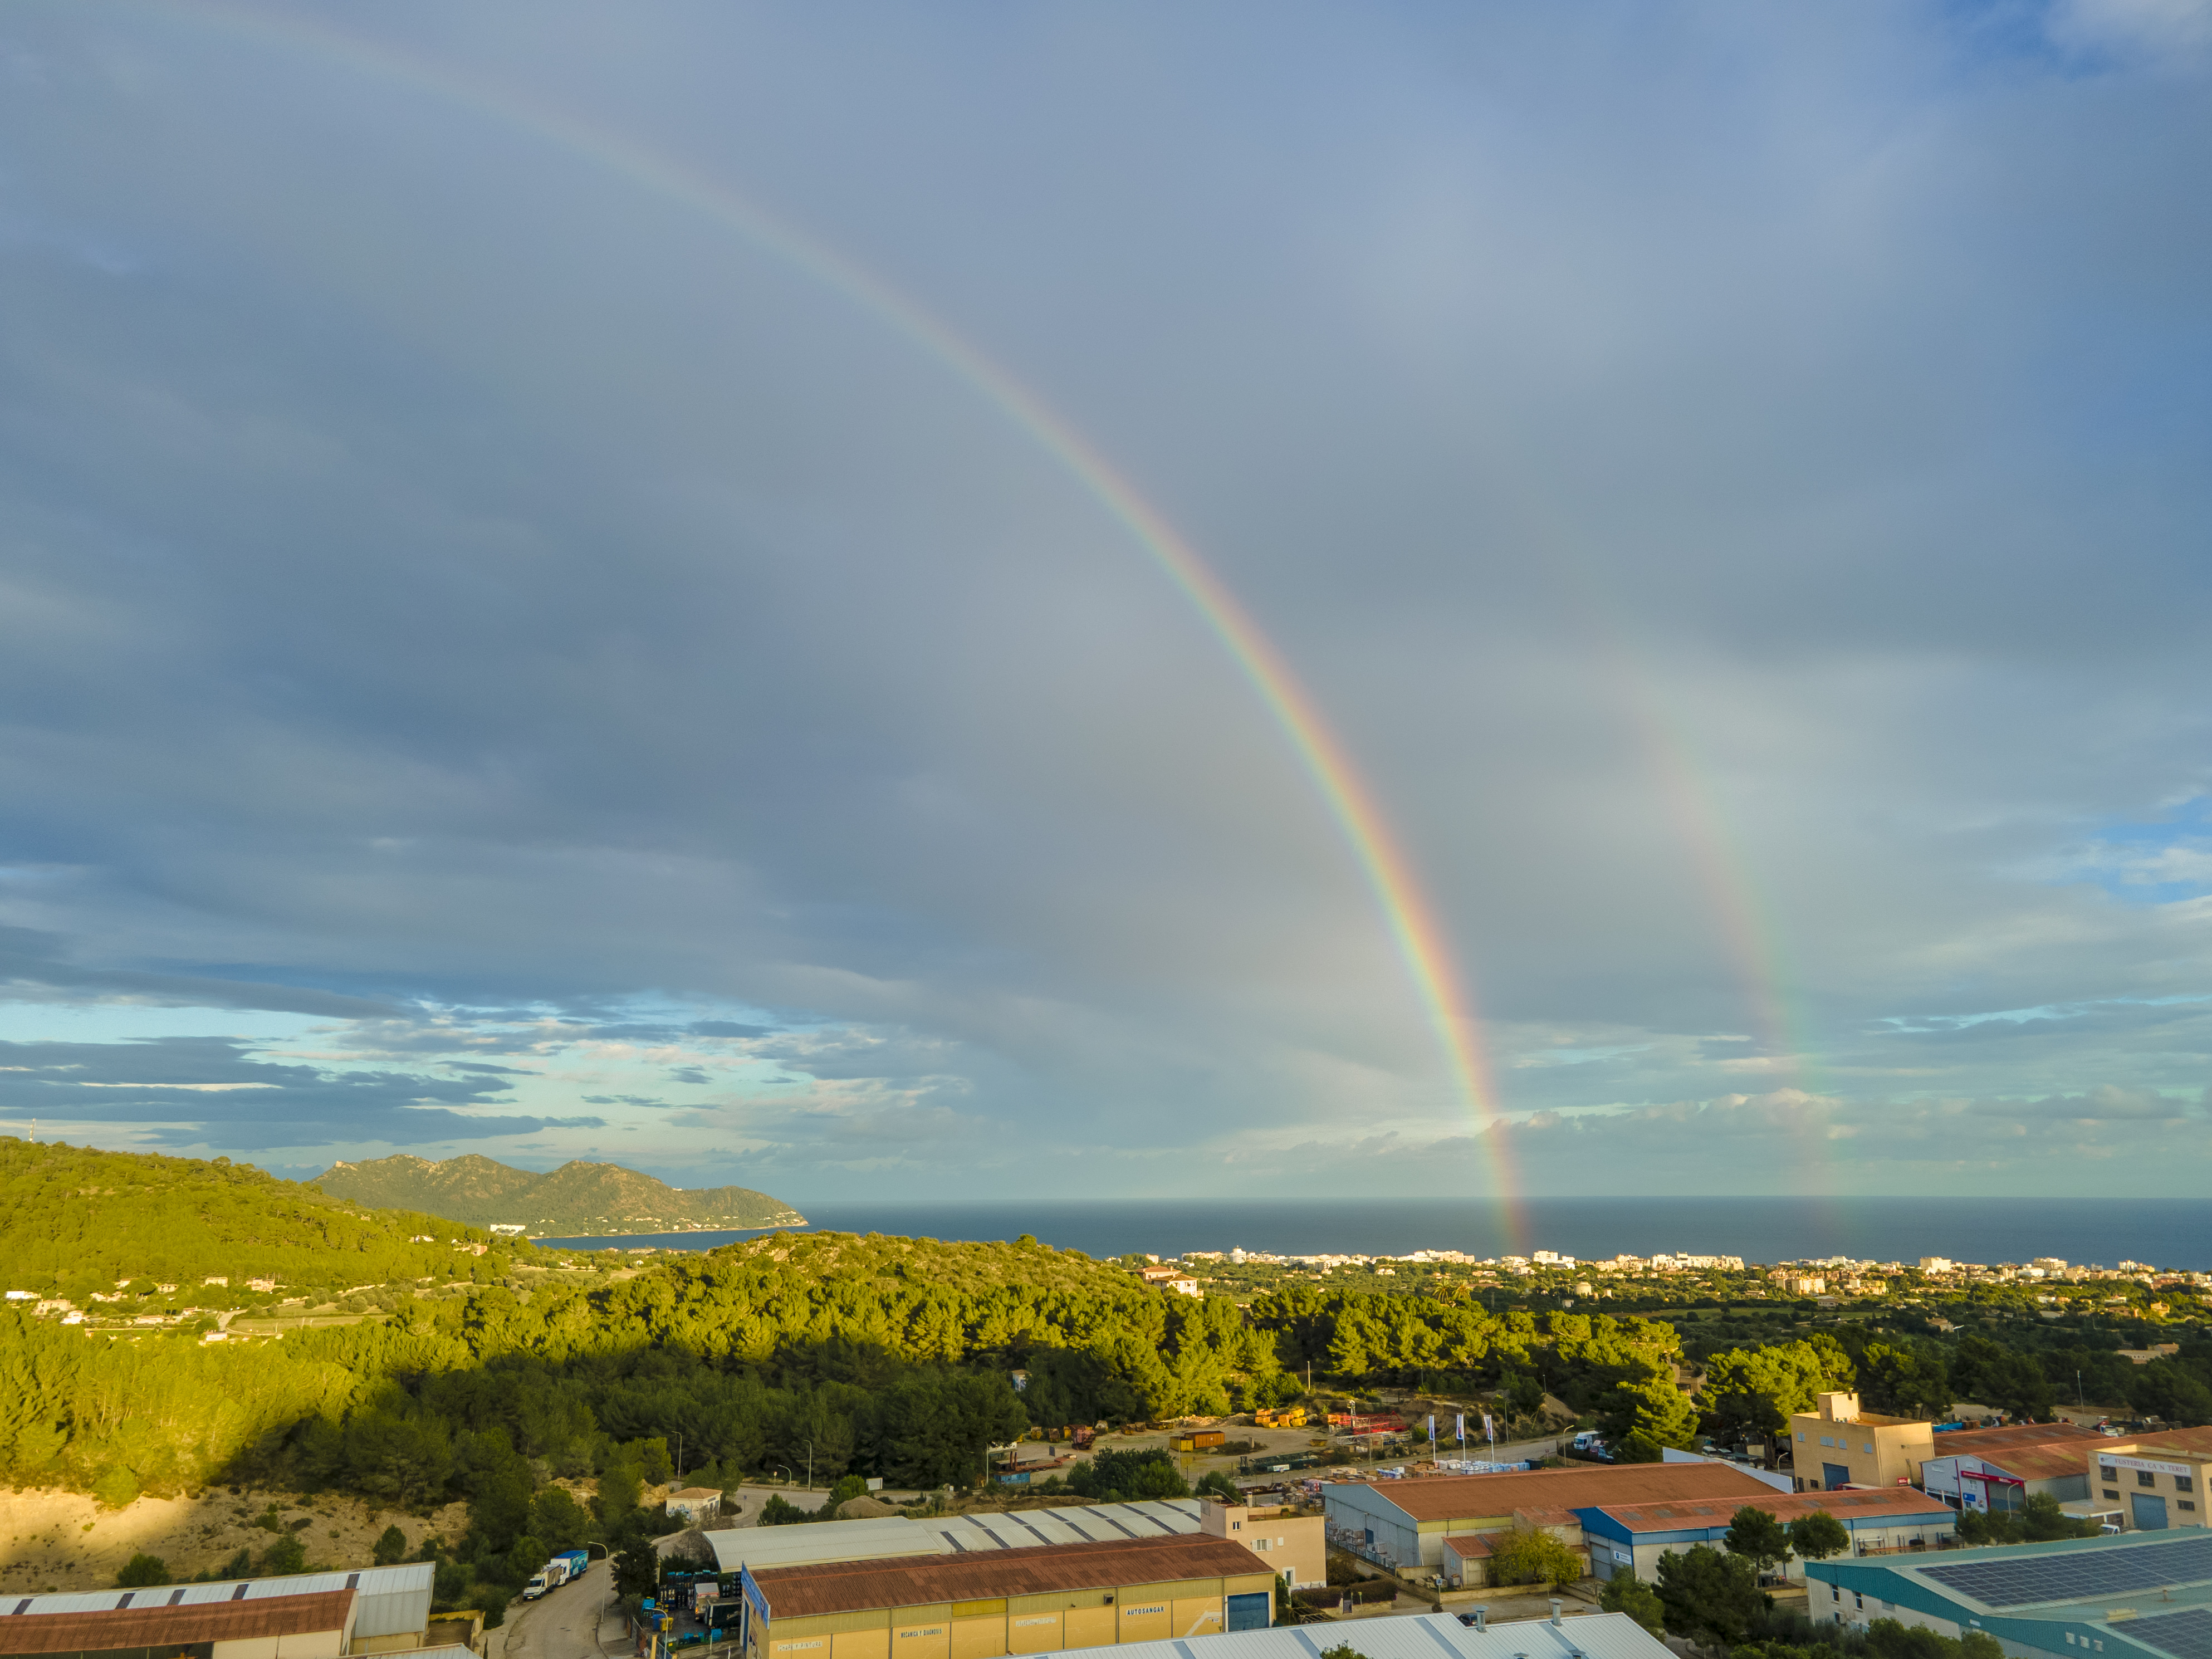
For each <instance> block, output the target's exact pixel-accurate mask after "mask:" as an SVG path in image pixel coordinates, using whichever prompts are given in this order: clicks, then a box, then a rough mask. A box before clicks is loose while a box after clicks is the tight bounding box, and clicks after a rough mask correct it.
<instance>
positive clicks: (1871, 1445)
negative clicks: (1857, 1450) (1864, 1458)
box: [1866, 1440, 1874, 1451]
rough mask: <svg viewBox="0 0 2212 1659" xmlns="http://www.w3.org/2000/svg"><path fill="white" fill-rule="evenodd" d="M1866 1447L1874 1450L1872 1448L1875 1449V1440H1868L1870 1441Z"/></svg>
mask: <svg viewBox="0 0 2212 1659" xmlns="http://www.w3.org/2000/svg"><path fill="white" fill-rule="evenodd" d="M1866 1449H1867V1450H1868V1451H1872V1450H1873V1449H1874V1442H1873V1441H1871V1440H1869V1441H1868V1442H1867V1443H1866Z"/></svg>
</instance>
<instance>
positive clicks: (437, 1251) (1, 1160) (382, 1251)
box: [0, 1136, 484, 1304]
mask: <svg viewBox="0 0 2212 1659" xmlns="http://www.w3.org/2000/svg"><path fill="white" fill-rule="evenodd" d="M483 1237H484V1235H483V1233H481V1232H476V1233H473V1234H471V1231H470V1230H469V1229H467V1228H465V1227H462V1226H459V1225H455V1224H453V1223H452V1222H450V1221H441V1220H437V1219H435V1218H432V1217H430V1216H428V1215H421V1214H414V1213H410V1212H403V1211H395V1210H375V1211H371V1210H364V1209H363V1208H362V1206H359V1205H357V1204H353V1203H349V1202H347V1201H346V1200H343V1199H338V1198H333V1197H331V1196H329V1195H327V1194H323V1193H319V1192H318V1191H316V1190H315V1189H314V1188H313V1187H306V1186H302V1185H301V1184H300V1183H299V1182H294V1181H279V1180H278V1179H277V1178H276V1176H272V1175H270V1174H267V1173H266V1172H265V1171H263V1170H257V1169H255V1168H253V1167H252V1165H251V1164H233V1163H232V1162H230V1160H229V1159H228V1158H216V1159H215V1160H214V1161H213V1162H211V1163H210V1162H208V1161H206V1160H204V1159H200V1158H163V1157H159V1156H156V1155H153V1154H149V1153H141V1152H99V1151H95V1150H94V1149H93V1148H91V1147H87V1146H66V1145H63V1144H61V1143H58V1142H52V1141H46V1142H36V1141H28V1140H19V1139H15V1137H13V1136H0V1262H4V1263H5V1264H6V1271H7V1279H8V1282H7V1285H6V1287H5V1288H7V1289H9V1290H27V1291H40V1292H41V1293H42V1294H46V1295H59V1296H63V1297H70V1298H71V1299H72V1300H74V1301H76V1302H77V1303H78V1304H83V1303H84V1302H85V1300H86V1299H87V1298H88V1297H89V1296H91V1295H92V1294H93V1293H94V1292H95V1291H98V1292H106V1291H109V1290H110V1289H111V1288H112V1286H113V1285H114V1284H115V1282H116V1281H117V1280H118V1279H155V1280H161V1281H165V1282H166V1281H175V1282H179V1283H192V1284H197V1283H198V1282H199V1281H200V1280H201V1279H204V1278H207V1277H210V1276H217V1277H222V1278H228V1279H231V1280H232V1281H233V1282H234V1285H243V1284H244V1283H245V1282H246V1280H247V1279H258V1278H267V1279H276V1280H279V1281H281V1282H282V1283H284V1284H287V1285H364V1284H386V1283H391V1282H393V1281H398V1280H409V1281H411V1280H414V1279H419V1278H422V1277H425V1276H428V1275H432V1274H436V1275H440V1276H444V1275H445V1274H446V1273H447V1271H448V1270H449V1269H450V1268H451V1267H452V1266H453V1261H454V1249H453V1246H454V1244H455V1243H456V1242H457V1241H466V1240H468V1239H471V1238H473V1239H475V1240H476V1241H478V1242H481V1241H482V1240H483Z"/></svg>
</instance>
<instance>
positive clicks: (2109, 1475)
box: [2097, 1463, 2120, 1480]
mask: <svg viewBox="0 0 2212 1659" xmlns="http://www.w3.org/2000/svg"><path fill="white" fill-rule="evenodd" d="M2097 1474H2098V1477H2099V1479H2100V1480H2118V1479H2119V1478H2120V1472H2119V1470H2118V1469H2117V1468H2114V1467H2113V1466H2112V1464H2110V1463H2100V1464H2098V1465H2097Z"/></svg>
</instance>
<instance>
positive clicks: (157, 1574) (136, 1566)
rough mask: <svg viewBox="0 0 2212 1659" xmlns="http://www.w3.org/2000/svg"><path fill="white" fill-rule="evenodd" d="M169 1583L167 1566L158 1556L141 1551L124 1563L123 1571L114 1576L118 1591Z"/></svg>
mask: <svg viewBox="0 0 2212 1659" xmlns="http://www.w3.org/2000/svg"><path fill="white" fill-rule="evenodd" d="M168 1582H169V1564H168V1563H167V1562H166V1561H164V1560H163V1559H161V1557H160V1556H158V1555H149V1554H147V1553H145V1552H144V1551H143V1550H141V1551H140V1552H139V1553H137V1554H136V1555H134V1556H132V1557H131V1559H130V1560H128V1561H127V1562H125V1564H124V1566H123V1571H120V1572H118V1573H117V1574H116V1575H115V1584H116V1588H117V1589H142V1588H143V1587H144V1586H146V1585H149V1584H166V1583H168Z"/></svg>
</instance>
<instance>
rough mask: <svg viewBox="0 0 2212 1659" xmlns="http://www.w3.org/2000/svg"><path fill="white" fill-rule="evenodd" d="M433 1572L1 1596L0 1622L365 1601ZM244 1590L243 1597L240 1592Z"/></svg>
mask: <svg viewBox="0 0 2212 1659" xmlns="http://www.w3.org/2000/svg"><path fill="white" fill-rule="evenodd" d="M436 1571H437V1569H436V1568H435V1566H433V1565H431V1564H430V1563H429V1562H428V1561H410V1562H407V1563H405V1564H404V1565H400V1566H397V1567H362V1568H360V1569H358V1570H355V1571H345V1572H301V1573H294V1574H293V1575H292V1576H291V1577H288V1578H230V1579H224V1580H222V1581H219V1582H217V1583H212V1584H156V1585H154V1586H153V1587H151V1588H150V1589H135V1590H122V1589H104V1590H76V1591H73V1592H70V1594H67V1595H0V1618H5V1617H9V1616H12V1615H14V1614H15V1613H22V1614H23V1615H25V1616H26V1617H34V1616H36V1615H38V1614H40V1613H112V1612H114V1611H115V1610H116V1609H118V1608H119V1607H126V1606H127V1607H130V1608H131V1609H132V1610H134V1611H136V1610H138V1609H141V1608H144V1607H205V1606H207V1605H209V1604H210V1603H211V1602H216V1601H266V1600H268V1599H269V1598H270V1597H271V1596H277V1595H324V1594H326V1593H327V1592H329V1591H331V1590H342V1589H348V1588H349V1587H350V1588H352V1589H356V1590H357V1591H358V1592H359V1593H360V1594H361V1595H363V1596H370V1595H393V1594H397V1593H402V1592H405V1591H408V1590H416V1591H422V1590H428V1589H429V1588H430V1586H431V1583H432V1581H433V1578H434V1577H435V1574H436ZM240 1589H243V1590H244V1591H245V1592H246V1593H245V1595H243V1596H241V1595H240V1594H239V1592H240Z"/></svg>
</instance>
